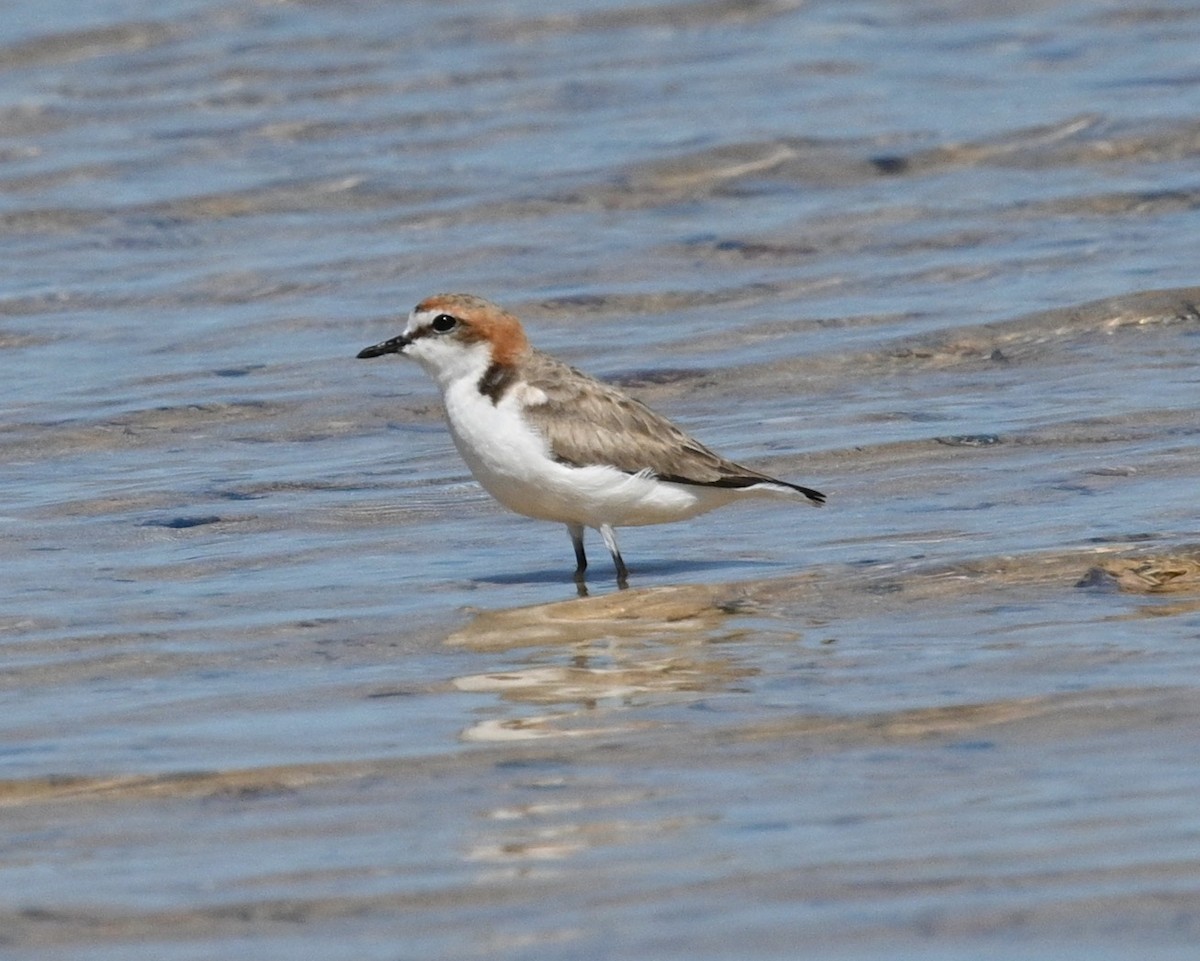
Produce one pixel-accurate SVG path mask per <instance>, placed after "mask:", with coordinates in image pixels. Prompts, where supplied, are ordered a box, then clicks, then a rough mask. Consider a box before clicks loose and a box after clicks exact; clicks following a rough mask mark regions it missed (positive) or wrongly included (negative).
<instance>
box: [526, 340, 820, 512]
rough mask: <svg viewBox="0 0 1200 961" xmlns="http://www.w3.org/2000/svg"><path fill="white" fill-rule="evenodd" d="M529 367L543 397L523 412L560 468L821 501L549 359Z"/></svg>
mask: <svg viewBox="0 0 1200 961" xmlns="http://www.w3.org/2000/svg"><path fill="white" fill-rule="evenodd" d="M526 363H527V366H526V370H525V373H526V380H527V382H528V384H529V386H530V387H533V388H537V390H538V391H540V392H541V395H543V396H544V397H545V400H544V401H543V402H541V403H537V404H533V405H531V406H529V407H527V408H526V409H525V413H526V416H527V417H528V418H529V420H530V422H532V424H533V425H534V427H535V428H536V429H537V430H538V431H540V432H541V434H542V436H544V437H545V438H546V440H547V442H548V443H549V445H550V453H551V455H552V456H553V457H554V458H555V459H556V460H558V461H561V462H562V463H564V464H569V465H571V466H573V467H588V466H591V465H597V464H610V465H612V466H613V467H616V468H618V469H619V470H622V471H625V472H626V473H629V474H636V473H638V472H640V471H650V472H651V473H653V474H654V475H655V476H657V477H659V478H660V479H662V480H667V481H671V482H673V483H677V484H695V485H700V486H710V487H731V488H739V487H751V486H753V485H755V484H762V483H769V484H775V485H778V486H780V487H787V488H791V489H792V490H796V491H799V492H800V493H802V494H804V495H805V496H806V497H808V498H809V499H810V500H812V501H814V502H816V503H820V502H821V501H823V500H824V499H825V498H824V496H823V495H822V494H820V493H819V492H818V491H814V490H811V489H810V488H807V487H799V486H797V485H795V484H789V483H788V482H787V481H781V480H777V479H776V478H774V477H770V476H769V475H767V474H762V473H760V472H758V471H755V470H751V469H750V468H748V467H742V466H741V465H740V464H735V463H734V462H733V461H731V460H727V459H726V458H724V457H722V456H721V455H720V454H717V453H715V452H714V451H712V450H709V448H707V447H705V446H704V445H703V444H702V443H700V442H699V441H698V440H696V439H695V438H694V437H691V436H689V435H688V434H686V433H684V432H683V431H682V430H680V429H679V428H678V427H676V426H675V425H674V424H672V423H671V422H670V421H669V420H667V419H666V418H665V417H663V416H662V415H661V414H657V413H655V412H654V411H652V410H651V409H650V408H649V407H647V406H646V405H645V404H643V403H641V402H640V401H636V400H634V399H633V398H631V397H628V396H626V395H625V394H624V393H622V392H621V391H620V390H618V389H617V388H615V387H612V386H610V385H608V384H605V383H603V382H601V381H598V380H596V379H595V378H593V377H589V376H588V375H587V374H583V373H580V372H579V371H577V370H575V369H574V368H573V367H568V366H567V365H566V364H564V363H562V362H561V361H558V360H555V359H554V358H553V357H550V356H549V355H547V354H543V353H541V352H540V351H537V350H535V351H533V352H532V355H531V356H530V357H529V358H528V360H527V362H526ZM539 399H540V398H539Z"/></svg>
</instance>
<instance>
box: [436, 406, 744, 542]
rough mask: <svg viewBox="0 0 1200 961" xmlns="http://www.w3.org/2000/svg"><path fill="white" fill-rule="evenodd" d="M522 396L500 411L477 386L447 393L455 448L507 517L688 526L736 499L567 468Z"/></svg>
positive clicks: (605, 470)
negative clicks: (530, 419)
mask: <svg viewBox="0 0 1200 961" xmlns="http://www.w3.org/2000/svg"><path fill="white" fill-rule="evenodd" d="M518 398H519V389H518V390H512V391H509V392H508V393H507V394H506V395H505V396H504V397H503V398H502V399H501V401H500V403H499V404H495V405H494V404H492V402H491V400H489V399H488V398H486V397H483V396H481V395H480V394H479V391H478V390H477V389H476V388H475V385H474V384H471V383H466V384H455V385H452V386H451V387H450V388H449V389H448V390H447V391H446V393H445V396H444V400H445V404H446V416H447V420H448V421H449V424H450V433H451V436H452V437H453V438H454V443H455V446H456V447H457V448H458V451H459V453H460V454H461V455H462V458H463V460H464V461H466V463H467V466H468V467H469V468H470V470H471V473H472V474H473V475H474V476H475V479H476V480H477V481H479V483H480V484H481V485H482V486H483V488H484V489H485V490H486V491H487V492H488V493H489V494H491V495H492V496H493V497H494V498H496V500H498V501H499V502H500V503H501V504H503V505H504V506H505V507H507V508H508V509H509V510H512V511H515V512H517V513H518V514H524V515H526V516H528V517H536V518H539V519H541V520H548V521H559V522H561V523H564V524H583V525H584V526H585V527H599V526H600V525H601V524H610V525H612V526H613V527H625V526H635V525H641V524H663V523H667V522H669V521H678V520H684V519H685V518H688V517H694V516H695V515H697V514H702V513H704V512H705V511H709V510H712V509H713V508H714V507H719V506H721V505H722V504H725V503H728V502H729V501H730V500H731V499H732V498H733V497H734V496H736V493H734V492H730V491H725V490H720V489H716V488H707V487H693V486H690V485H683V484H667V483H663V482H662V481H658V480H655V479H654V478H652V477H648V476H645V475H643V474H627V473H625V472H624V471H619V470H617V469H616V468H613V467H600V466H593V467H568V466H566V465H564V464H560V463H558V462H557V461H555V460H554V459H553V458H552V457H551V456H550V452H549V449H548V447H547V445H546V441H545V440H544V438H542V437H541V435H539V434H537V433H536V432H535V431H533V430H532V429H531V428H530V427H529V426H528V425H527V424H526V423H525V422H524V421H523V420H522V418H521V417H520V406H519V399H518Z"/></svg>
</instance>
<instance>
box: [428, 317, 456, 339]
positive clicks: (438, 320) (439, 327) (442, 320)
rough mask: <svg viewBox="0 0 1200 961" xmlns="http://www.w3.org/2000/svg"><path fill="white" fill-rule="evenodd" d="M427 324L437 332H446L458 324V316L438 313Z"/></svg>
mask: <svg viewBox="0 0 1200 961" xmlns="http://www.w3.org/2000/svg"><path fill="white" fill-rule="evenodd" d="M429 326H430V327H432V328H433V329H434V330H435V331H436V332H437V333H439V334H448V333H450V331H452V330H453V329H454V328H455V327H457V326H458V318H457V317H451V316H450V315H449V314H438V315H437V316H436V317H434V318H433V323H431V324H430V325H429Z"/></svg>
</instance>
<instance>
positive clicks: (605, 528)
mask: <svg viewBox="0 0 1200 961" xmlns="http://www.w3.org/2000/svg"><path fill="white" fill-rule="evenodd" d="M600 536H601V537H603V538H604V546H605V547H607V548H608V552H609V553H610V554H612V559H613V566H615V567H616V569H617V587H628V586H629V569H628V568H627V567H626V566H625V562H624V561H623V560H622V559H621V551H620V549H619V548H618V547H617V535H616V534H615V533H614V532H613V529H612V525H611V524H601V525H600Z"/></svg>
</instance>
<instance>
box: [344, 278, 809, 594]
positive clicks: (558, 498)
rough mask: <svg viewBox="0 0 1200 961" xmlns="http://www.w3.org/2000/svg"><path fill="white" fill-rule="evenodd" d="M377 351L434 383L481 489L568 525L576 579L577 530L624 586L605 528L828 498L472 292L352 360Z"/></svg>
mask: <svg viewBox="0 0 1200 961" xmlns="http://www.w3.org/2000/svg"><path fill="white" fill-rule="evenodd" d="M384 354H403V355H404V356H405V357H411V358H412V359H413V360H415V361H417V362H418V363H419V364H420V365H421V366H422V367H424V368H425V370H426V371H427V372H428V373H429V374H430V375H431V376H432V377H433V379H434V381H436V382H437V385H438V387H439V388H440V389H441V392H442V400H443V402H444V404H445V408H446V420H447V422H448V423H449V426H450V435H451V437H453V439H454V444H455V446H456V447H457V448H458V452H459V453H460V454H461V455H462V458H463V460H465V461H466V462H467V466H468V467H469V468H470V470H471V473H472V474H473V475H474V476H475V479H476V480H477V481H479V483H480V484H481V485H483V488H484V489H485V490H486V491H487V492H488V493H489V494H491V495H492V496H493V497H494V498H496V500H498V501H499V502H500V503H501V504H503V505H504V506H505V507H507V508H508V509H509V510H512V511H516V512H517V513H518V514H524V515H526V516H528V517H534V518H538V519H539V520H547V521H557V522H559V523H561V524H565V525H566V527H567V531H568V532H569V533H570V535H571V543H572V544H573V545H574V548H575V560H576V568H575V579H576V581H577V582H578V583H579V584H580V585H582V581H583V576H584V571H585V570H586V568H587V554H586V553H585V552H584V546H583V530H584V528H585V527H592V528H595V529H596V530H598V531H599V532H600V536H601V537H602V538H603V539H604V543H605V546H607V547H608V550H609V553H611V554H612V559H613V564H614V565H615V567H616V572H617V583H618V585H620V586H621V587H624V586H626V583H627V579H628V570H627V568H626V566H625V562H624V560H622V558H621V552H620V550H619V549H618V548H617V538H616V535H615V534H614V532H613V531H614V528H617V527H624V526H635V525H641V524H664V523H669V522H671V521H680V520H686V519H687V518H689V517H695V516H696V515H697V514H703V513H704V512H705V511H710V510H713V509H714V508H716V507H721V506H722V505H725V504H729V503H732V502H734V501H737V500H742V499H744V498H747V497H756V496H762V495H766V496H772V497H783V498H791V499H799V500H804V501H807V502H808V503H810V504H813V505H820V504H823V503H824V501H825V495H824V494H822V493H821V492H820V491H816V490H813V489H812V488H810V487H801V486H800V485H798V484H792V483H789V482H788V481H782V480H778V479H777V478H774V477H771V476H769V475H767V474H763V473H761V472H760V471H756V470H752V469H751V468H749V467H742V466H741V465H740V464H735V463H734V462H733V461H731V460H727V459H726V458H724V457H722V456H721V455H720V454H717V453H714V452H713V451H711V450H709V449H708V448H707V447H705V446H704V445H703V444H701V443H700V442H699V441H697V440H695V439H693V438H692V437H690V436H689V435H688V434H686V433H685V432H684V431H682V430H680V429H679V428H678V427H676V426H675V425H674V424H672V423H671V422H670V421H669V420H667V419H666V418H665V417H663V416H661V415H660V414H656V413H655V412H654V411H652V410H651V409H650V408H649V407H647V406H646V405H645V404H642V403H641V402H639V401H637V400H634V399H633V398H632V397H629V396H628V395H627V394H625V393H624V392H623V391H621V390H619V389H618V388H616V387H613V386H611V385H609V384H605V383H602V382H601V381H598V380H596V379H595V378H593V377H589V376H588V375H587V374H584V373H581V372H580V371H578V370H575V369H574V368H573V367H569V366H568V365H567V364H565V363H563V362H562V361H560V360H556V359H555V358H553V357H551V356H549V355H548V354H545V353H543V352H542V351H540V350H537V349H536V348H535V347H532V346H530V343H529V339H528V338H527V337H526V336H525V330H524V328H523V327H522V326H521V322H520V321H519V320H517V318H516V317H514V316H513V315H512V314H510V313H508V312H507V311H505V310H503V309H502V308H500V307H498V306H497V305H496V304H493V303H491V302H490V301H487V300H484V299H483V298H481V297H475V296H472V295H470V294H436V295H435V296H433V297H427V298H426V299H425V300H422V301H421V302H420V303H419V304H417V306H416V307H415V308H413V311H412V313H411V314H410V315H409V317H408V325H407V326H406V327H405V329H404V333H402V334H400V335H399V336H397V337H393V338H391V339H390V340H385V341H382V342H381V343H378V344H375V345H374V346H372V347H367V348H364V349H363V350H362V351H360V352H359V354H358V356H359V357H360V358H367V357H380V356H382V355H384ZM581 590H582V586H581Z"/></svg>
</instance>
